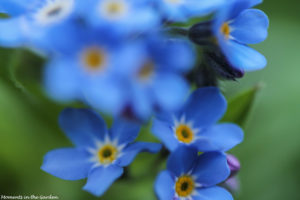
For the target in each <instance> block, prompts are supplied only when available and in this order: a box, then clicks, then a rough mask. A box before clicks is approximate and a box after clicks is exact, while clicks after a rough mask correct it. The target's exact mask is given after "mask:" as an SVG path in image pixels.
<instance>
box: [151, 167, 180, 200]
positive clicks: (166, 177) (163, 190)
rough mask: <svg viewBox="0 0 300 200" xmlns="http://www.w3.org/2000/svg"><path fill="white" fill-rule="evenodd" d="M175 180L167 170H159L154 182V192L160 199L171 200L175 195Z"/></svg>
mask: <svg viewBox="0 0 300 200" xmlns="http://www.w3.org/2000/svg"><path fill="white" fill-rule="evenodd" d="M174 185H175V180H174V179H173V178H172V175H171V174H170V172H169V171H167V170H165V171H162V172H160V174H159V175H158V176H157V179H156V181H155V184H154V189H155V193H156V195H157V196H158V198H159V199H160V200H172V199H173V198H174V196H175V190H174Z"/></svg>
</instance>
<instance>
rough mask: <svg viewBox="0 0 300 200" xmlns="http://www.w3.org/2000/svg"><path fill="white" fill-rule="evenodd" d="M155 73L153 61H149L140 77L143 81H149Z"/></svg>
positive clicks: (141, 70) (140, 72)
mask: <svg viewBox="0 0 300 200" xmlns="http://www.w3.org/2000/svg"><path fill="white" fill-rule="evenodd" d="M153 73H154V64H153V62H151V61H147V62H145V64H144V65H143V66H142V67H141V69H140V71H139V72H138V77H139V79H140V80H142V81H145V80H149V79H150V77H151V76H152V75H153Z"/></svg>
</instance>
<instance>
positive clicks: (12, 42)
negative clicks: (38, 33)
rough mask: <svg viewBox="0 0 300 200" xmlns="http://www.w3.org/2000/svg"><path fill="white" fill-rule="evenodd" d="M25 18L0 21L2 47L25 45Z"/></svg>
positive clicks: (0, 42) (0, 43)
mask: <svg viewBox="0 0 300 200" xmlns="http://www.w3.org/2000/svg"><path fill="white" fill-rule="evenodd" d="M23 20H24V19H23V18H21V17H14V18H10V19H2V20H0V30H1V31H0V45H1V46H5V47H19V46H22V45H24V43H25V35H24V32H23V30H22V27H23V24H22V23H23Z"/></svg>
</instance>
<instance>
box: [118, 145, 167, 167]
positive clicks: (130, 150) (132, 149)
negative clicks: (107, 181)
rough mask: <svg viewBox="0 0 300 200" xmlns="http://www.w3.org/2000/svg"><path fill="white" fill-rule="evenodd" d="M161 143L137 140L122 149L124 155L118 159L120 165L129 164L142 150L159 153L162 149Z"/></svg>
mask: <svg viewBox="0 0 300 200" xmlns="http://www.w3.org/2000/svg"><path fill="white" fill-rule="evenodd" d="M161 146H162V145H161V144H158V143H151V142H135V143H133V144H130V145H129V146H128V147H126V148H125V149H124V150H123V151H122V156H121V157H120V158H119V159H118V161H117V163H118V165H120V166H122V167H125V166H128V165H129V164H130V163H131V162H132V161H133V160H134V158H135V157H136V156H137V154H139V153H140V152H149V153H157V152H158V151H159V150H160V149H161Z"/></svg>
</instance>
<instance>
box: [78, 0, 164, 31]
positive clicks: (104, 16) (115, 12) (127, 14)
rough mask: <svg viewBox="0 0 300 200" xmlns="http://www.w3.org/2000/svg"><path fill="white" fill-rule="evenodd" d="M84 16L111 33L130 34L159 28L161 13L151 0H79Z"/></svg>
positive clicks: (94, 24) (93, 24)
mask: <svg viewBox="0 0 300 200" xmlns="http://www.w3.org/2000/svg"><path fill="white" fill-rule="evenodd" d="M79 4H80V6H79V7H81V12H82V16H84V17H85V18H86V19H87V21H88V22H89V23H90V24H91V25H92V26H94V27H97V28H100V29H104V30H106V29H109V30H111V31H110V34H117V35H124V34H125V35H128V34H132V33H136V32H144V31H148V30H151V29H154V28H158V25H159V24H160V19H159V15H157V12H156V11H155V10H154V8H153V7H151V4H152V3H151V0H138V1H136V0H87V1H79Z"/></svg>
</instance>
